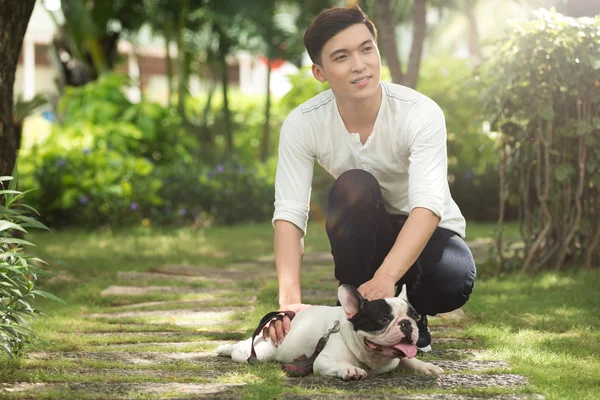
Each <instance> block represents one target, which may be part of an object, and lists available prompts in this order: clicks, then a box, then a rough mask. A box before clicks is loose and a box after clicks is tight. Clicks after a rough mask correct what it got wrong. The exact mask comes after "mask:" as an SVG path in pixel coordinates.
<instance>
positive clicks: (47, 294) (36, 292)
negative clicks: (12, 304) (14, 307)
mask: <svg viewBox="0 0 600 400" xmlns="http://www.w3.org/2000/svg"><path fill="white" fill-rule="evenodd" d="M31 292H32V293H35V294H37V295H40V296H42V297H44V298H46V299H49V300H54V301H57V302H59V303H61V304H64V305H67V303H65V301H64V300H63V299H61V298H59V297H56V296H55V295H53V294H52V293H48V292H44V291H43V290H37V289H36V290H32V291H31Z"/></svg>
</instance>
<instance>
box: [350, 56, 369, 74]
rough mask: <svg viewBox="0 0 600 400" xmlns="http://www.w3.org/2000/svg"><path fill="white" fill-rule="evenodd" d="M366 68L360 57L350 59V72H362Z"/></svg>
mask: <svg viewBox="0 0 600 400" xmlns="http://www.w3.org/2000/svg"><path fill="white" fill-rule="evenodd" d="M365 68H367V63H366V62H365V60H363V59H362V57H361V56H356V57H353V58H352V70H353V71H364V70H365Z"/></svg>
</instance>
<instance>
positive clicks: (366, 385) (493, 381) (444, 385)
mask: <svg viewBox="0 0 600 400" xmlns="http://www.w3.org/2000/svg"><path fill="white" fill-rule="evenodd" d="M288 384H289V385H298V386H301V387H304V388H307V389H318V388H320V387H323V386H326V387H328V388H335V389H352V390H361V389H368V390H375V389H384V388H395V389H398V388H405V389H454V388H459V387H462V388H488V387H494V388H513V387H514V388H518V387H521V386H524V385H527V379H526V378H525V377H523V376H520V375H512V374H482V375H474V374H442V375H439V376H437V377H434V376H426V375H420V374H404V375H401V374H398V373H391V374H384V375H378V376H371V377H368V378H367V379H365V380H362V381H348V382H346V381H343V380H341V379H339V378H333V377H323V376H315V375H309V376H307V377H304V378H290V380H289V382H288Z"/></svg>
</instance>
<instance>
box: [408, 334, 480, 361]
mask: <svg viewBox="0 0 600 400" xmlns="http://www.w3.org/2000/svg"><path fill="white" fill-rule="evenodd" d="M431 347H433V350H431V351H430V352H429V353H427V354H426V355H425V357H423V358H424V359H427V360H428V361H429V360H448V361H463V360H473V359H482V358H485V357H482V353H483V352H482V351H481V350H479V349H473V348H469V349H440V348H439V347H438V348H436V347H435V340H433V339H432V344H431ZM418 357H420V356H418Z"/></svg>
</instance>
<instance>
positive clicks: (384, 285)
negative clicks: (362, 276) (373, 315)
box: [358, 274, 396, 300]
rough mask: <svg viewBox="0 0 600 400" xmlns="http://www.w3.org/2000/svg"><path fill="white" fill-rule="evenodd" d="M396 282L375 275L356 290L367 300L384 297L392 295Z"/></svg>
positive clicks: (394, 292)
mask: <svg viewBox="0 0 600 400" xmlns="http://www.w3.org/2000/svg"><path fill="white" fill-rule="evenodd" d="M395 285H396V282H395V281H394V280H393V279H389V278H387V277H381V276H377V274H375V276H374V277H373V279H371V280H370V281H366V282H365V283H363V284H362V285H360V286H359V287H358V292H359V293H360V294H361V296H362V297H364V298H365V299H367V300H376V299H384V298H386V297H394V295H395V294H396V287H395Z"/></svg>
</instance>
